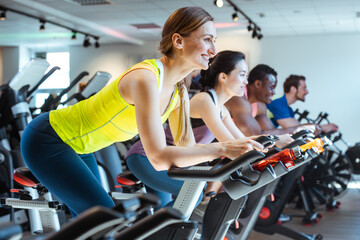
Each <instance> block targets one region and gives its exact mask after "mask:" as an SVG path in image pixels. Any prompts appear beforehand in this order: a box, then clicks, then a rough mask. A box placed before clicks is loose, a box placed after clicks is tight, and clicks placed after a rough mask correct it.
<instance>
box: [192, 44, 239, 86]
mask: <svg viewBox="0 0 360 240" xmlns="http://www.w3.org/2000/svg"><path fill="white" fill-rule="evenodd" d="M241 60H245V55H244V54H243V53H242V52H236V51H222V52H219V53H218V54H217V55H216V56H215V57H213V58H212V59H210V62H209V68H208V69H207V70H201V72H200V79H199V83H200V84H201V87H202V90H205V89H210V88H214V87H215V86H216V85H217V83H218V77H219V74H220V73H222V72H223V73H225V74H230V73H231V71H232V70H234V68H235V66H236V64H237V63H238V62H239V61H241Z"/></svg>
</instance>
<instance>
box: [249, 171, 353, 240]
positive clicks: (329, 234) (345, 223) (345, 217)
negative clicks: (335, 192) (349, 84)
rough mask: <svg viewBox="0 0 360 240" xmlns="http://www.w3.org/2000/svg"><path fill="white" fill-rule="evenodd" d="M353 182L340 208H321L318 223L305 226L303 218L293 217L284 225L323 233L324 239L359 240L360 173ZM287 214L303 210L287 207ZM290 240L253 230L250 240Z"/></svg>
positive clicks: (295, 213) (303, 230) (309, 232)
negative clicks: (329, 209)
mask: <svg viewBox="0 0 360 240" xmlns="http://www.w3.org/2000/svg"><path fill="white" fill-rule="evenodd" d="M354 180H355V181H353V182H351V183H350V186H352V185H353V186H355V185H356V187H357V188H349V189H348V190H347V192H346V193H345V194H344V195H343V196H341V197H340V198H339V199H336V200H337V201H340V202H341V205H340V208H339V209H336V210H334V211H326V209H325V208H323V209H319V211H318V212H319V213H320V214H322V218H321V219H320V221H319V222H318V223H317V224H313V225H310V226H305V225H304V224H302V222H301V220H302V219H301V218H297V217H295V218H292V220H291V221H290V222H287V223H284V226H287V227H290V228H292V229H295V230H298V231H301V232H303V233H307V234H321V235H323V237H324V240H339V239H342V240H358V239H360V175H354ZM284 213H287V214H294V215H301V214H303V211H302V210H294V209H288V208H287V209H285V212H284ZM264 239H266V240H288V238H286V237H283V236H281V235H279V234H274V235H265V234H262V233H258V232H255V231H252V233H251V234H250V237H249V238H248V240H264Z"/></svg>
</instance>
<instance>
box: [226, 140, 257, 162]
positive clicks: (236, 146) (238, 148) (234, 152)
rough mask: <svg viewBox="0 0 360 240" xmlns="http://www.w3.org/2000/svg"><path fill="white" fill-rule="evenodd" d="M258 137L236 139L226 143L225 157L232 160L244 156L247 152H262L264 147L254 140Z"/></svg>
mask: <svg viewBox="0 0 360 240" xmlns="http://www.w3.org/2000/svg"><path fill="white" fill-rule="evenodd" d="M255 138H256V137H245V138H241V139H236V140H233V141H227V142H224V146H225V153H224V155H225V157H227V158H230V159H236V158H237V157H239V156H241V155H243V154H244V153H246V152H249V151H251V150H254V149H255V150H258V151H262V150H263V149H264V147H263V146H262V145H261V144H260V143H258V142H256V141H255V140H254V139H255Z"/></svg>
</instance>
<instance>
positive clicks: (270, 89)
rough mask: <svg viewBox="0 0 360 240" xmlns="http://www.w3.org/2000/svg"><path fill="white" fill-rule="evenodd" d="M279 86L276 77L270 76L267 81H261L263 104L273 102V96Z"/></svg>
mask: <svg viewBox="0 0 360 240" xmlns="http://www.w3.org/2000/svg"><path fill="white" fill-rule="evenodd" d="M276 85H277V79H276V77H275V76H274V75H271V74H268V75H267V77H266V79H264V80H263V81H261V89H260V92H261V93H262V96H261V102H263V103H266V104H269V103H270V102H271V99H272V96H274V95H275V88H276Z"/></svg>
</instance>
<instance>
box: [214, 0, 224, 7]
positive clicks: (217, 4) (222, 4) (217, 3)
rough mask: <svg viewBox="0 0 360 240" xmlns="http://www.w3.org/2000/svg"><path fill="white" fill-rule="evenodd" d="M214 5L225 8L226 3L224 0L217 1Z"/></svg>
mask: <svg viewBox="0 0 360 240" xmlns="http://www.w3.org/2000/svg"><path fill="white" fill-rule="evenodd" d="M214 4H215V6H217V7H219V8H221V7H222V6H224V1H223V0H215V1H214Z"/></svg>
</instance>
